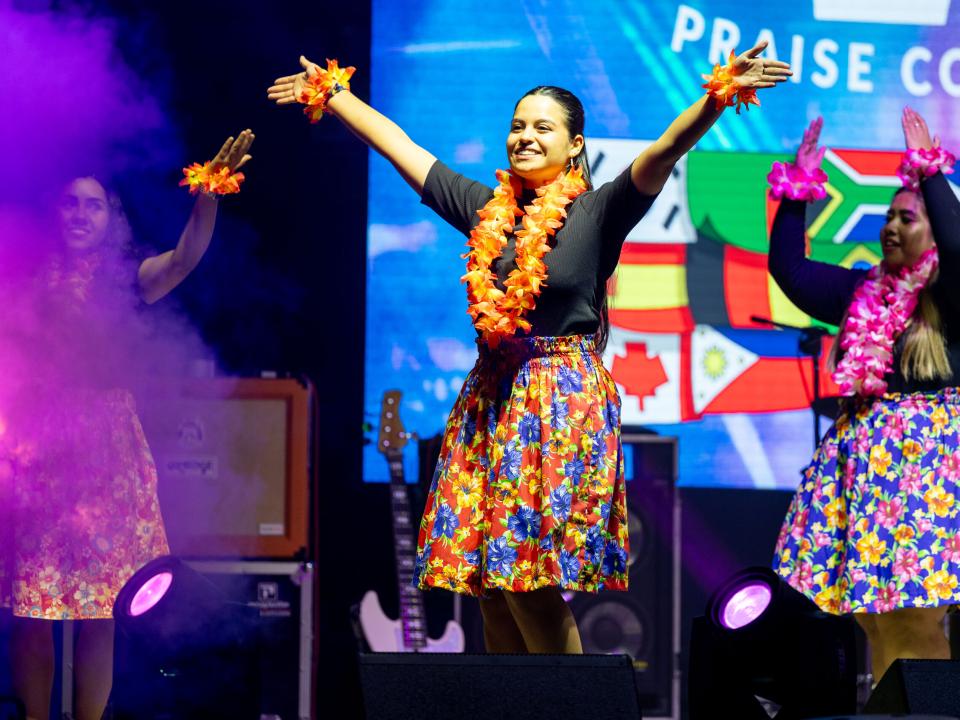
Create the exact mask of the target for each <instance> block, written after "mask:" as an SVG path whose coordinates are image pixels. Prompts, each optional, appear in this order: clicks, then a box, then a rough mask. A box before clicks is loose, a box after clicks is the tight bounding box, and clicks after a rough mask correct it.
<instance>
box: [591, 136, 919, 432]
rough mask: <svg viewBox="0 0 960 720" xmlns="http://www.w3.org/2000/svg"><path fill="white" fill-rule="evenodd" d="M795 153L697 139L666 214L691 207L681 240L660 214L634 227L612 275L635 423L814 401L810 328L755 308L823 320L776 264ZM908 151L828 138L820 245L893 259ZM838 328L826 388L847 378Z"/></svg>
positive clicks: (854, 256)
mask: <svg viewBox="0 0 960 720" xmlns="http://www.w3.org/2000/svg"><path fill="white" fill-rule="evenodd" d="M627 149H628V148H624V150H627ZM630 149H631V150H632V149H633V148H630ZM620 159H621V160H623V158H620ZM783 159H787V158H785V157H784V156H782V155H773V154H759V153H716V152H702V153H701V152H693V153H690V154H689V155H688V157H687V158H686V162H685V163H684V164H683V165H682V166H681V168H682V169H681V172H680V173H678V175H675V176H674V178H672V179H671V181H670V183H668V188H667V189H666V190H668V191H669V192H668V202H667V204H672V206H673V207H672V208H671V209H670V210H669V211H668V212H666V213H665V212H664V209H663V208H661V210H660V213H659V215H654V217H653V220H652V222H653V223H658V222H659V223H661V224H662V220H663V218H664V217H665V216H668V217H669V216H671V215H672V217H673V220H674V221H676V219H677V218H678V217H679V218H681V219H682V222H680V223H679V224H678V226H679V232H678V233H674V234H673V236H672V237H669V235H668V236H667V237H668V239H673V240H675V242H669V241H664V240H665V233H664V231H663V228H662V227H657V226H655V225H653V224H651V218H649V217H648V218H645V219H644V220H643V221H642V222H641V223H640V224H638V225H637V227H636V228H634V230H633V231H632V232H631V233H630V234H629V236H628V241H627V242H626V243H625V244H624V248H623V252H622V254H621V258H620V265H619V267H618V270H617V273H616V275H615V276H614V277H613V278H612V279H611V281H610V287H609V293H610V322H611V333H610V341H609V344H608V348H607V357H606V359H607V361H608V363H609V367H610V368H611V371H612V373H613V376H614V379H615V380H616V381H617V383H618V384H619V385H620V387H621V390H622V391H623V393H624V411H623V417H624V421H625V422H627V423H628V424H654V423H656V424H661V423H674V422H683V421H688V420H696V419H698V418H701V417H703V416H704V415H711V414H722V413H762V412H779V411H785V410H799V409H803V408H806V407H808V406H809V404H810V400H811V398H812V393H813V361H812V359H811V358H810V357H809V356H806V355H804V354H802V353H800V352H799V349H798V340H799V335H798V333H794V332H783V331H780V330H771V329H769V328H768V326H766V325H764V324H759V323H757V322H755V321H754V320H752V319H751V318H752V317H755V316H759V317H763V318H769V319H771V320H774V321H776V322H780V323H784V324H787V325H793V326H798V327H807V326H809V325H811V324H815V321H813V320H812V319H811V318H810V317H809V316H807V315H806V314H805V313H803V312H802V311H801V310H799V309H798V308H797V307H796V306H794V305H793V303H791V302H790V301H789V300H788V299H787V297H786V296H785V295H784V294H783V292H782V291H781V290H780V288H779V287H778V286H777V284H776V283H775V282H774V281H773V279H772V278H771V277H770V275H769V273H768V272H767V249H768V247H769V231H770V227H771V225H772V222H773V217H774V215H775V213H776V210H777V202H776V201H772V200H770V199H769V198H768V195H767V184H766V174H767V172H768V171H769V168H770V165H771V163H772V162H773V161H774V160H783ZM899 159H900V154H899V153H894V152H874V151H862V150H831V151H828V153H827V155H826V158H825V160H824V168H825V170H826V171H827V173H828V175H829V178H830V180H829V184H828V187H827V191H828V195H827V198H826V199H825V200H823V201H821V202H819V203H813V204H811V205H810V206H809V208H808V217H807V225H808V236H807V247H808V255H809V256H810V257H811V258H813V259H816V260H821V261H824V262H829V263H834V264H838V265H843V266H845V267H853V266H855V265H873V264H875V263H877V262H879V260H880V256H879V248H878V245H877V243H876V240H877V238H878V237H879V233H880V228H881V227H882V226H883V223H884V217H885V214H886V210H887V207H888V206H889V203H890V199H891V196H892V194H893V192H894V190H895V189H896V187H898V186H899V181H898V180H897V178H896V175H895V172H896V168H897V165H898V164H899ZM606 160H607V161H609V166H608V167H609V169H608V171H607V172H608V173H613V172H615V170H616V168H617V166H618V163H615V162H613V160H614V158H612V157H609V156H608V157H607V158H606ZM625 162H629V159H627V160H625ZM622 166H623V165H622V164H620V165H619V167H622ZM661 199H662V198H661ZM659 202H660V200H658V204H659ZM691 233H692V235H693V237H688V235H690V234H691ZM832 341H833V338H832V337H830V336H827V337H825V338H824V339H823V341H822V347H821V363H820V373H819V382H820V387H821V391H822V393H823V394H824V395H830V394H836V392H837V387H836V385H835V384H834V383H833V382H832V380H831V379H830V376H829V372H828V371H827V370H826V357H827V355H828V354H829V350H830V347H831V343H832Z"/></svg>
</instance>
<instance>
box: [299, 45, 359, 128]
mask: <svg viewBox="0 0 960 720" xmlns="http://www.w3.org/2000/svg"><path fill="white" fill-rule="evenodd" d="M356 70H357V69H356V68H355V67H353V66H351V67H345V68H342V67H340V66H339V65H337V61H336V60H330V59H329V58H328V59H327V69H326V70H324V69H323V68H320V67H318V68H317V72H316V74H314V75H311V76H309V77H308V78H307V84H306V85H305V86H304V88H303V90H301V91H300V97H298V98H297V100H298V101H299V102H301V103H303V104H304V105H306V107H305V108H304V109H303V114H304V115H306V116H307V117H309V118H310V122H312V123H316V122H320V119H321V118H322V117H323V114H324V113H328V112H330V111H329V110H328V109H327V103H328V102H330V98H332V97H333V96H334V95H336V94H337V93H338V92H340V91H341V90H349V89H350V78H351V77H352V76H353V73H355V72H356Z"/></svg>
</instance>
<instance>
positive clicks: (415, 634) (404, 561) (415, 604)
mask: <svg viewBox="0 0 960 720" xmlns="http://www.w3.org/2000/svg"><path fill="white" fill-rule="evenodd" d="M387 462H388V464H389V466H390V509H391V516H392V518H393V551H394V558H395V560H396V567H397V597H398V598H399V600H400V620H401V623H402V626H403V639H404V644H405V645H406V646H407V648H408V649H410V650H418V649H420V648H422V647H425V646H426V643H427V628H426V618H425V616H424V612H423V598H422V597H421V595H420V591H419V590H418V589H417V588H416V587H414V586H413V569H414V560H415V557H416V552H417V546H416V539H415V536H414V528H413V521H412V519H411V515H410V498H409V495H408V494H407V484H406V482H405V481H404V477H403V454H402V453H400V452H389V453H387Z"/></svg>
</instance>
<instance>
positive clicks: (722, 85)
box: [702, 50, 760, 115]
mask: <svg viewBox="0 0 960 720" xmlns="http://www.w3.org/2000/svg"><path fill="white" fill-rule="evenodd" d="M736 58H737V53H736V51H735V50H731V51H730V58H729V60H728V61H727V64H726V65H720V64H717V65H714V66H713V72H712V73H711V74H710V75H703V76H702V77H703V79H704V80H706V81H707V82H706V84H704V85H703V87H705V88H706V89H707V95H709V96H710V97H712V98H713V100H714V102H715V103H716V107H717V110H722V109H723V108H725V107H733V106H734V104H736V106H737V115H739V114H740V106H741V105H746V106H747V111H749V110H750V106H751V105H757V106H759V105H760V100H759V99H758V98H757V89H756V88H745V87H743V86H741V85H738V84H737V81H736V80H734V77H736V76H735V75H734V72H733V61H734V60H736Z"/></svg>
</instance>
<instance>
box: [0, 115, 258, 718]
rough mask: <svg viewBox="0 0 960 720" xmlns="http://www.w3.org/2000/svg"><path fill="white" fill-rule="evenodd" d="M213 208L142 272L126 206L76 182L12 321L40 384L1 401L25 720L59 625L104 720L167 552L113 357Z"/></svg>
mask: <svg viewBox="0 0 960 720" xmlns="http://www.w3.org/2000/svg"><path fill="white" fill-rule="evenodd" d="M253 139H254V136H253V133H252V132H251V131H250V130H244V131H243V132H241V133H240V134H239V135H238V136H237V137H236V138H235V139H234V138H232V137H231V138H229V139H228V140H227V141H226V142H225V143H224V145H223V147H222V148H221V149H220V152H219V153H218V154H217V156H216V157H215V158H214V160H213V164H214V166H215V167H217V168H220V167H227V168H229V169H230V170H231V171H233V170H236V169H237V168H239V167H240V166H242V165H244V164H245V163H246V162H247V161H248V160H249V159H250V155H248V154H247V151H248V150H249V148H250V145H251V143H252V142H253ZM217 207H218V202H217V199H216V196H214V195H208V194H200V195H198V197H197V200H196V202H195V204H194V206H193V210H192V212H191V214H190V217H189V219H188V220H187V223H186V225H185V226H184V228H183V232H182V233H181V235H180V238H179V242H178V243H177V245H176V247H175V248H174V249H172V250H169V251H167V252H164V253H161V254H159V255H153V256H151V257H147V258H145V259H136V258H133V256H132V254H131V252H130V247H129V245H130V229H129V226H128V224H127V221H126V217H125V214H124V212H123V208H122V205H121V203H120V201H119V199H118V197H117V196H116V195H115V194H114V193H112V192H110V190H109V189H108V188H106V187H105V186H104V184H103V183H102V182H101V181H100V180H98V179H97V178H94V177H78V178H75V179H74V180H72V181H71V182H70V183H69V184H67V186H66V187H65V188H64V189H63V191H62V193H61V195H60V198H59V202H58V204H57V210H56V215H57V231H58V232H57V234H58V236H59V242H58V243H56V245H57V246H56V248H55V249H54V250H53V251H52V252H51V253H50V256H49V257H48V258H46V260H45V262H44V263H43V265H42V267H43V269H42V271H41V272H39V273H37V274H36V275H34V276H33V277H32V278H31V279H30V280H29V282H28V283H26V284H25V286H24V287H26V288H27V290H26V291H25V292H19V293H17V295H18V297H16V298H15V300H14V307H15V308H16V310H15V311H12V312H10V313H8V318H6V319H5V320H4V324H5V325H6V327H4V328H2V329H3V331H4V333H5V334H6V335H8V338H5V340H8V339H9V338H15V339H16V338H19V339H21V340H22V341H21V342H15V343H13V344H15V345H16V346H17V347H16V348H15V350H13V351H10V352H9V353H8V354H11V353H13V352H15V353H18V356H17V357H18V358H19V362H20V364H21V365H23V366H29V373H25V376H27V377H29V381H30V384H29V387H28V388H24V389H23V391H22V392H21V393H20V395H19V396H14V397H12V398H5V400H6V401H7V403H6V405H7V407H4V418H3V420H4V422H5V425H6V428H5V430H6V432H4V433H3V434H2V437H3V440H4V441H5V449H6V451H7V458H9V466H8V472H6V473H5V477H4V478H3V482H2V489H3V491H4V494H5V495H6V496H7V497H6V498H5V499H6V500H7V502H4V508H5V509H6V510H7V511H8V512H9V515H8V516H7V517H8V518H9V520H8V521H7V522H5V531H6V532H7V533H8V537H9V541H8V544H5V545H4V548H3V549H4V551H5V552H4V555H5V557H4V560H5V562H4V564H3V568H2V571H3V580H4V584H3V596H4V600H5V602H6V603H9V605H10V607H12V610H13V615H14V618H13V628H12V637H11V655H12V658H11V659H12V667H13V685H14V692H15V694H16V695H17V696H18V697H19V698H21V699H22V700H23V702H24V703H25V705H26V708H27V715H28V717H30V718H34V719H36V720H46V718H47V717H48V716H49V710H50V695H51V689H52V684H53V675H54V646H53V634H52V628H53V623H52V622H50V621H53V620H78V621H80V622H79V623H77V627H78V630H77V639H76V646H75V663H74V668H75V670H74V674H75V682H74V687H75V698H76V699H75V705H74V717H75V718H76V719H77V720H99V718H100V717H101V716H102V714H103V712H104V709H105V707H106V703H107V699H108V696H109V694H110V688H111V684H112V676H113V634H114V623H113V620H112V609H113V604H114V601H115V599H116V597H117V593H118V592H119V591H120V589H121V588H122V587H123V585H124V584H125V583H126V582H127V580H128V579H129V578H130V577H131V575H133V573H134V572H136V571H137V570H138V569H139V568H140V567H142V566H143V565H144V564H146V563H147V562H149V561H150V560H152V559H154V558H156V557H158V556H160V555H164V554H167V553H168V552H169V548H168V545H167V538H166V533H165V531H164V527H163V522H162V519H161V515H160V507H159V503H158V500H157V472H156V468H155V465H154V462H153V458H152V456H151V453H150V449H149V447H148V446H147V443H146V439H145V437H144V434H143V430H142V428H141V426H140V421H139V419H138V417H137V413H136V408H135V405H134V399H133V395H132V393H131V392H130V390H129V389H127V388H128V387H129V384H128V382H127V380H128V379H130V373H129V371H125V367H124V366H125V364H127V362H126V361H127V359H128V358H129V357H130V351H129V350H126V351H124V352H126V353H127V355H126V357H125V356H124V354H123V353H121V352H118V351H117V348H119V347H123V346H124V343H125V342H128V340H129V336H128V335H127V333H128V332H129V331H131V329H132V328H134V329H135V327H136V326H137V319H136V318H137V315H138V313H137V304H138V303H142V302H145V303H148V304H149V303H154V302H156V301H157V300H160V299H161V298H163V297H164V296H165V295H167V294H168V293H169V292H171V291H172V290H173V289H174V288H175V287H177V285H179V284H180V283H181V282H182V281H183V280H184V279H185V278H186V277H187V276H188V275H189V274H190V272H191V271H192V270H193V269H194V268H195V267H196V266H197V264H198V263H199V262H200V260H201V259H202V257H203V255H204V253H205V252H206V250H207V248H208V247H209V245H210V242H211V239H212V236H213V230H214V224H215V221H216V216H217ZM5 344H7V345H9V344H10V343H5ZM5 352H7V351H6V350H5ZM134 352H135V351H134ZM141 352H142V351H141ZM4 360H5V361H6V358H4ZM14 438H15V439H14ZM5 519H6V518H5Z"/></svg>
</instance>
